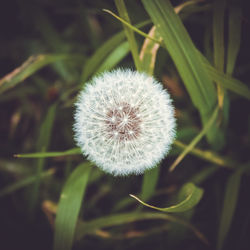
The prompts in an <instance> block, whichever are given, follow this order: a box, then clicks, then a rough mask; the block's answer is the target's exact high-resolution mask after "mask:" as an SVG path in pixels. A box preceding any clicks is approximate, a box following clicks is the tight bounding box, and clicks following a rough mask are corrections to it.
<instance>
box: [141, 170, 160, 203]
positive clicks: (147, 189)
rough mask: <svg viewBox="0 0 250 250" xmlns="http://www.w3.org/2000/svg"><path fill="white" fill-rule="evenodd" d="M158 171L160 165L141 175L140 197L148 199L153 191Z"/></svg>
mask: <svg viewBox="0 0 250 250" xmlns="http://www.w3.org/2000/svg"><path fill="white" fill-rule="evenodd" d="M159 173H160V167H159V166H156V167H154V168H153V169H151V170H149V171H147V172H146V173H145V174H144V176H143V182H142V191H141V198H142V199H143V200H146V201H147V200H148V199H149V198H150V197H151V196H152V195H153V194H154V191H155V188H156V185H157V182H158V178H159Z"/></svg>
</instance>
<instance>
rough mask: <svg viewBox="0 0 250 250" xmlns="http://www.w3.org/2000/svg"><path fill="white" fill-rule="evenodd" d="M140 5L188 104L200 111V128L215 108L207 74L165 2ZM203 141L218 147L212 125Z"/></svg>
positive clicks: (153, 1)
mask: <svg viewBox="0 0 250 250" xmlns="http://www.w3.org/2000/svg"><path fill="white" fill-rule="evenodd" d="M142 2H143V5H144V7H145V9H146V10H147V12H148V14H149V15H150V16H151V18H152V21H153V23H154V24H155V25H156V28H157V30H158V32H159V33H160V35H161V36H162V38H163V41H164V44H165V46H166V48H167V50H168V52H169V54H170V56H171V57H172V59H173V61H174V63H175V65H176V68H177V70H178V72H179V73H180V76H181V78H182V80H183V82H184V84H185V86H186V88H187V90H188V92H189V95H190V97H191V99H192V102H193V104H194V105H195V107H196V108H197V109H198V110H199V112H200V115H201V118H202V122H203V125H205V124H206V123H207V121H208V119H209V117H210V116H211V113H212V111H213V109H214V108H215V105H216V92H215V88H214V86H213V84H212V81H211V79H210V78H209V77H208V74H207V72H206V71H205V69H204V68H203V67H202V66H201V61H200V58H199V56H198V54H197V50H196V48H195V46H194V44H193V42H192V40H191V38H190V36H189V35H188V33H187V31H186V29H185V27H184V25H183V24H182V22H181V20H180V18H179V17H178V15H177V14H176V13H175V11H174V8H173V7H172V5H171V4H170V2H169V1H168V0H167V1H164V0H152V1H146V0H143V1H142ZM207 138H208V140H209V142H210V143H212V144H213V145H214V146H216V144H218V141H217V140H218V131H217V129H216V128H215V127H214V126H213V128H212V129H211V130H210V131H209V133H208V134H207Z"/></svg>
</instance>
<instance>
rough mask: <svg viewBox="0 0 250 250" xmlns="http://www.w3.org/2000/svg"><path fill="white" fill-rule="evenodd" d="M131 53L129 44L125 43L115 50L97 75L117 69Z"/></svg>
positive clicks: (97, 71)
mask: <svg viewBox="0 0 250 250" xmlns="http://www.w3.org/2000/svg"><path fill="white" fill-rule="evenodd" d="M128 52H129V44H128V42H123V43H122V44H120V45H119V46H117V48H115V49H114V50H113V51H112V53H111V54H109V56H108V57H107V58H106V59H105V60H104V62H103V63H102V64H101V65H100V67H99V68H98V69H97V70H96V72H95V73H101V72H103V71H105V70H110V69H112V68H113V67H115V66H116V65H117V64H118V63H119V62H120V61H121V60H122V59H123V58H124V57H125V56H126V55H127V54H128Z"/></svg>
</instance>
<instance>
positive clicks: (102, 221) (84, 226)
mask: <svg viewBox="0 0 250 250" xmlns="http://www.w3.org/2000/svg"><path fill="white" fill-rule="evenodd" d="M157 219H158V220H159V219H160V220H167V221H172V222H175V223H178V224H181V225H183V226H185V227H187V228H189V229H190V230H192V231H193V232H194V233H195V235H196V236H197V237H198V238H199V239H200V240H201V241H203V242H205V243H206V242H207V239H206V238H205V236H204V235H203V234H202V233H201V232H200V231H199V230H197V229H196V228H195V227H194V226H193V225H191V224H190V223H187V222H186V221H184V220H182V219H180V218H178V217H175V216H172V215H169V214H164V213H157V212H154V213H148V212H140V213H137V212H135V213H121V214H114V215H110V216H105V217H101V218H97V219H94V220H91V221H85V222H83V223H79V226H78V227H77V231H76V240H80V239H81V238H82V237H83V236H85V235H86V234H94V233H95V232H96V231H97V230H99V229H101V228H104V227H111V226H117V225H123V224H125V223H131V222H136V221H140V220H157Z"/></svg>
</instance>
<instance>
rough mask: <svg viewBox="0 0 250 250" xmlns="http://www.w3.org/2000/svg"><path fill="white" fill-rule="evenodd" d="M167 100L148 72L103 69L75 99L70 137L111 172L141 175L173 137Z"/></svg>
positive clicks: (170, 103) (94, 160)
mask: <svg viewBox="0 0 250 250" xmlns="http://www.w3.org/2000/svg"><path fill="white" fill-rule="evenodd" d="M175 126H176V124H175V118H174V108H173V106H172V100H171V99H170V96H169V94H168V93H167V91H166V90H164V89H163V87H162V85H161V84H160V83H158V82H157V81H156V80H155V79H154V78H153V77H151V76H148V75H146V74H145V73H139V72H136V71H132V70H129V69H126V70H122V69H118V70H114V71H112V72H105V73H103V74H101V75H99V76H97V77H95V78H94V79H93V80H92V81H91V82H89V83H87V84H86V85H85V88H84V90H82V92H81V93H80V95H79V98H78V101H77V103H76V113H75V124H74V131H75V139H76V142H77V144H78V146H80V147H81V149H82V152H83V154H84V155H86V156H87V157H88V159H89V160H91V161H93V162H94V163H95V164H96V165H97V166H98V167H100V168H101V169H103V170H104V171H105V172H108V173H111V174H113V175H128V174H141V173H143V172H144V171H145V170H147V169H150V168H152V167H154V166H155V165H156V164H157V163H158V162H159V161H160V160H162V159H163V158H164V157H165V155H166V154H167V152H168V151H169V148H170V146H171V144H172V142H173V140H174V137H175Z"/></svg>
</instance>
